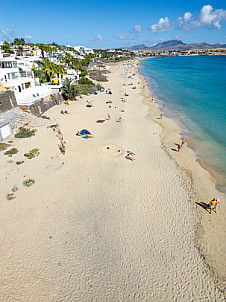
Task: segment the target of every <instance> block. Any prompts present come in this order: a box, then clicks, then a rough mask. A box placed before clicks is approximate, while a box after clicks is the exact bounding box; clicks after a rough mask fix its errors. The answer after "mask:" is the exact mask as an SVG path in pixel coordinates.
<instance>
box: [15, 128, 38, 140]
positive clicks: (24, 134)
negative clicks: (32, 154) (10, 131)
mask: <svg viewBox="0 0 226 302" xmlns="http://www.w3.org/2000/svg"><path fill="white" fill-rule="evenodd" d="M36 131H37V130H36V129H33V130H30V129H28V128H24V127H20V128H19V132H18V133H17V134H15V135H14V136H15V137H16V138H28V137H31V136H35V132H36Z"/></svg>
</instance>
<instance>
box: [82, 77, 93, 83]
mask: <svg viewBox="0 0 226 302" xmlns="http://www.w3.org/2000/svg"><path fill="white" fill-rule="evenodd" d="M79 84H83V85H84V84H85V85H94V83H93V82H92V81H91V80H89V79H87V78H85V77H82V78H80V80H79Z"/></svg>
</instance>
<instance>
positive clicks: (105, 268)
mask: <svg viewBox="0 0 226 302" xmlns="http://www.w3.org/2000/svg"><path fill="white" fill-rule="evenodd" d="M137 67H138V68H137ZM138 69H139V65H137V61H132V62H131V63H129V64H128V63H127V62H119V63H117V64H112V65H111V66H110V71H111V73H110V74H109V82H106V83H103V86H104V88H105V89H109V87H110V88H111V91H112V95H108V94H106V93H99V94H98V95H91V96H83V98H82V99H80V98H79V99H77V100H76V101H75V102H72V104H71V105H69V106H67V107H65V105H64V104H61V105H59V106H55V107H52V108H51V109H49V110H48V111H47V112H46V113H45V115H47V116H48V117H49V118H50V120H48V119H42V118H36V117H34V116H29V117H27V118H26V119H25V120H24V122H23V123H24V124H23V125H28V127H29V128H32V129H33V128H36V129H37V132H36V134H35V136H33V137H31V138H29V139H15V138H13V139H12V140H13V147H16V148H17V149H18V153H17V154H15V155H13V157H12V158H8V157H6V156H5V155H4V154H3V153H0V157H1V160H0V168H1V171H2V173H3V177H2V178H1V180H0V192H1V195H2V202H1V203H0V206H1V211H0V221H1V223H0V279H1V280H3V281H4V282H3V284H2V287H1V288H0V296H1V297H2V299H3V300H5V301H7V300H8V299H9V298H11V299H12V300H13V299H14V300H18V301H22V300H23V301H24V300H26V301H36V300H40V301H43V302H55V301H56V300H62V301H71V302H74V301H98V302H102V301H103V302H106V301H109V302H110V301H133V302H143V301H178V300H180V301H192V300H196V301H199V300H200V301H210V300H211V298H212V297H215V298H216V299H217V300H218V301H222V302H223V301H224V293H223V289H222V288H223V285H222V284H220V282H216V278H215V277H214V273H211V272H212V271H215V272H216V271H218V269H219V266H220V265H221V268H223V266H222V262H224V251H223V250H222V246H223V242H219V240H220V239H221V241H222V231H223V230H224V221H222V220H223V217H222V213H223V210H224V202H222V205H221V208H220V209H219V210H218V209H217V213H216V214H215V213H213V214H212V215H209V214H208V213H207V212H205V210H204V209H203V208H200V207H199V206H197V205H196V203H195V201H196V200H197V199H196V196H197V195H196V192H195V188H196V187H195V186H196V179H195V175H193V174H192V173H193V172H190V170H189V171H188V170H186V165H185V167H184V168H183V171H182V170H181V168H180V166H179V164H177V163H176V161H175V160H174V159H173V155H176V154H168V152H169V151H168V150H170V148H171V147H170V144H171V142H170V140H169V139H171V140H172V141H173V142H174V141H175V137H176V138H178V140H179V134H178V127H177V126H176V125H175V124H174V122H173V121H171V120H168V119H163V120H162V122H161V123H162V125H161V124H160V123H159V122H158V121H159V120H158V119H156V117H157V116H159V111H158V105H157V104H156V103H155V104H149V102H148V96H149V94H150V91H149V88H148V86H147V85H146V84H145V80H144V78H142V76H141V75H140V74H139V72H138ZM133 74H134V75H133ZM129 75H131V77H132V78H133V79H132V81H133V83H134V84H133V85H135V86H136V89H133V87H132V86H130V85H131V84H129V85H128V82H130V81H131V80H130V79H129V78H128V76H129ZM125 93H126V94H129V96H128V97H126V96H125ZM122 98H123V99H125V102H124V101H122ZM88 100H89V101H91V102H92V103H93V107H92V108H87V107H86V104H87V101H88ZM109 101H112V103H111V104H110V105H111V106H110V107H109ZM65 108H67V111H68V114H67V115H62V114H61V113H60V111H61V110H62V109H65ZM108 114H110V119H109V118H107V117H108ZM119 117H122V121H121V122H119ZM97 120H104V122H103V123H98V122H97ZM56 123H57V124H58V125H59V129H60V131H61V133H62V135H63V138H64V140H65V141H66V153H65V155H63V154H62V153H61V152H60V150H59V136H58V137H57V135H56V134H57V133H56V132H55V131H53V129H52V128H51V125H52V124H54V125H55V124H56ZM82 129H87V130H89V131H90V132H91V133H92V135H93V138H90V139H83V137H79V136H76V133H77V131H79V130H82ZM163 130H164V131H165V132H164V135H165V134H166V132H167V131H169V134H170V135H167V134H166V136H167V140H166V142H163V141H162V138H163V137H164V135H163ZM167 144H169V147H168V145H167ZM34 148H38V149H39V151H40V154H39V156H38V157H36V158H33V159H26V158H25V157H24V155H23V154H24V153H27V152H28V151H29V150H31V149H34ZM126 150H130V151H132V152H134V153H135V155H134V157H133V159H134V161H132V160H131V161H130V160H128V159H126V154H127V151H126ZM118 151H120V152H118ZM191 152H192V151H191V150H190V149H189V148H187V147H185V148H184V150H183V153H180V154H179V155H180V156H181V157H182V156H186V157H187V156H188V158H189V159H191V157H190V153H191ZM174 153H175V152H174ZM191 154H193V153H191ZM22 159H23V160H24V163H23V164H21V165H19V166H17V165H16V161H18V160H19V161H21V160H22ZM191 163H192V165H195V167H196V168H197V167H199V165H198V163H196V162H195V160H194V162H193V158H192V160H191ZM191 163H190V164H191ZM185 164H186V162H185ZM197 169H198V171H199V172H200V167H199V168H197ZM201 172H202V173H201V176H203V175H204V174H203V171H202V170H201ZM189 173H190V174H189ZM204 176H206V175H204ZM28 178H32V179H35V184H34V185H33V186H31V187H29V188H28V187H25V186H23V181H24V180H25V179H28ZM14 185H17V187H18V191H16V192H15V197H16V198H15V199H13V200H10V201H9V200H6V198H5V196H6V194H7V193H9V192H12V187H13V186H14ZM204 185H205V184H204ZM205 193H206V194H207V193H208V192H205ZM208 194H209V193H208ZM208 194H207V195H206V196H207V197H208V201H209V198H210V197H209V195H208ZM207 197H205V196H201V197H199V201H200V202H201V201H206V200H205V198H207ZM211 197H212V195H211ZM205 219H206V221H205ZM216 225H217V229H216V230H215V229H214V226H216ZM206 226H209V228H206ZM213 230H214V231H213ZM203 231H205V232H207V233H206V234H205V233H203ZM207 235H208V236H207ZM200 238H201V239H200ZM201 244H202V245H201ZM200 246H201V248H200ZM204 255H205V258H204ZM212 257H214V261H215V262H214V263H212V261H211V260H212ZM212 266H213V269H212V268H211V267H212ZM219 271H220V272H221V270H220V269H219ZM215 276H216V274H215ZM218 276H219V275H218ZM220 276H222V277H221V280H220V281H222V280H223V278H224V275H223V273H222V274H221V275H220ZM219 278H220V277H219Z"/></svg>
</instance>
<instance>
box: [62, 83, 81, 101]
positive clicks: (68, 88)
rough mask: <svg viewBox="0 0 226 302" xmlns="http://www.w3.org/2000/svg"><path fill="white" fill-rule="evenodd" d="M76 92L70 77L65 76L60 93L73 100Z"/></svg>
mask: <svg viewBox="0 0 226 302" xmlns="http://www.w3.org/2000/svg"><path fill="white" fill-rule="evenodd" d="M77 93H78V90H77V87H76V86H75V85H74V84H73V81H72V80H71V79H68V78H66V79H65V81H64V83H63V90H62V95H63V97H64V98H65V99H66V100H67V99H70V100H73V99H74V98H75V97H76V95H77Z"/></svg>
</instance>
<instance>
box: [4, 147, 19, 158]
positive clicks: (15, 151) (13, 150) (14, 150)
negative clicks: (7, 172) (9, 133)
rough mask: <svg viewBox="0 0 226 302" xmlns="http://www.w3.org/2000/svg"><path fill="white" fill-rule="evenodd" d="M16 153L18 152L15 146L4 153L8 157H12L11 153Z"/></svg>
mask: <svg viewBox="0 0 226 302" xmlns="http://www.w3.org/2000/svg"><path fill="white" fill-rule="evenodd" d="M17 153H18V150H17V148H12V149H10V150H8V151H6V152H5V153H4V154H5V155H8V156H9V157H12V155H13V154H17Z"/></svg>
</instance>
